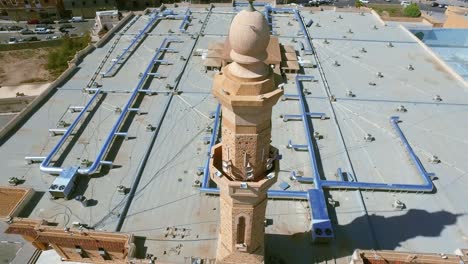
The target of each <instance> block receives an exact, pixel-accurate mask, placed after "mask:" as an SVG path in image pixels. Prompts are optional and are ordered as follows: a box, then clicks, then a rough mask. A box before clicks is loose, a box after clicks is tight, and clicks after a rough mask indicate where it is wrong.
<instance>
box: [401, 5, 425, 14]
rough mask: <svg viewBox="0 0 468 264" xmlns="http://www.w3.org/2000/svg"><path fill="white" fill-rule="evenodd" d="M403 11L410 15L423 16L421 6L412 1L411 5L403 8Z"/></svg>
mask: <svg viewBox="0 0 468 264" xmlns="http://www.w3.org/2000/svg"><path fill="white" fill-rule="evenodd" d="M403 13H404V14H405V16H409V17H420V16H421V10H419V6H418V5H417V4H416V3H412V4H410V5H409V6H407V7H405V9H404V10H403Z"/></svg>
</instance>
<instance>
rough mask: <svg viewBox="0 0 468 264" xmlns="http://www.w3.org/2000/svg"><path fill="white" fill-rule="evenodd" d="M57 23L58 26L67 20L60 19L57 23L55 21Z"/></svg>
mask: <svg viewBox="0 0 468 264" xmlns="http://www.w3.org/2000/svg"><path fill="white" fill-rule="evenodd" d="M57 23H59V24H63V23H68V19H60V20H59V21H57Z"/></svg>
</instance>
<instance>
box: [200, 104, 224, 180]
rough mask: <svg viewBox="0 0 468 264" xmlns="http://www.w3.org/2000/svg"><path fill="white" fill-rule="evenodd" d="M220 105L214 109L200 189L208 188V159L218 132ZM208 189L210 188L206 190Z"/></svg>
mask: <svg viewBox="0 0 468 264" xmlns="http://www.w3.org/2000/svg"><path fill="white" fill-rule="evenodd" d="M220 114H221V104H218V106H217V107H216V112H215V119H214V125H213V132H212V133H211V138H210V146H209V147H208V153H207V157H206V162H205V167H204V168H203V181H202V184H201V189H204V188H208V184H209V181H210V158H211V149H212V148H213V146H214V144H215V142H216V139H217V138H218V131H219V120H220V117H221V115H220ZM208 189H210V188H208Z"/></svg>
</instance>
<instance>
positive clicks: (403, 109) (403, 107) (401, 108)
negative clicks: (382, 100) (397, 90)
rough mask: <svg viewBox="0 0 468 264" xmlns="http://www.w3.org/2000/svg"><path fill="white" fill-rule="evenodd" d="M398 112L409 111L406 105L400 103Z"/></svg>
mask: <svg viewBox="0 0 468 264" xmlns="http://www.w3.org/2000/svg"><path fill="white" fill-rule="evenodd" d="M396 110H397V112H402V113H405V112H406V111H408V110H407V109H406V108H405V106H404V105H400V106H398V107H397V109H396Z"/></svg>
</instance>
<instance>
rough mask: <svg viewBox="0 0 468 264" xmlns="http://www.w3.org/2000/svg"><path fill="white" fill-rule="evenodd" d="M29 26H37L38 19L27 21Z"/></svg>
mask: <svg viewBox="0 0 468 264" xmlns="http://www.w3.org/2000/svg"><path fill="white" fill-rule="evenodd" d="M28 24H29V25H35V24H39V19H30V20H28Z"/></svg>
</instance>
